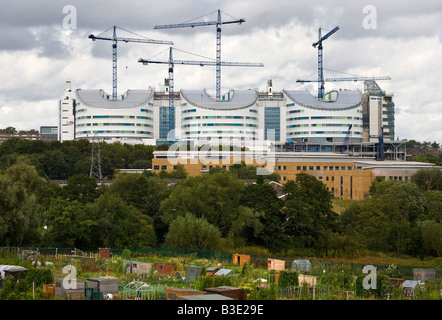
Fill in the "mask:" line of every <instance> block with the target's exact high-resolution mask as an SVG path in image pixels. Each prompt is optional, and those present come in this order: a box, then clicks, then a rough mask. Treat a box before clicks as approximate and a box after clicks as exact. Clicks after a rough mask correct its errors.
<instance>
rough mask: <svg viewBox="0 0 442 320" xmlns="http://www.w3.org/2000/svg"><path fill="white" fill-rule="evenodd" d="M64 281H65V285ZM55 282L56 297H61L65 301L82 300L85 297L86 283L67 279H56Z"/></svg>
mask: <svg viewBox="0 0 442 320" xmlns="http://www.w3.org/2000/svg"><path fill="white" fill-rule="evenodd" d="M63 281H65V282H64V283H63ZM54 282H55V290H54V295H55V297H60V298H64V299H72V297H74V296H75V297H76V298H77V299H81V298H82V297H83V296H84V288H85V284H86V281H84V280H80V279H65V278H57V279H54Z"/></svg>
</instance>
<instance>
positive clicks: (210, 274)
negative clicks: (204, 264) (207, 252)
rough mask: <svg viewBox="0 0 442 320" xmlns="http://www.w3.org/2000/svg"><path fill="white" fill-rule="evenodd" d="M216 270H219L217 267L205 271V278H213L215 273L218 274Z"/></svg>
mask: <svg viewBox="0 0 442 320" xmlns="http://www.w3.org/2000/svg"><path fill="white" fill-rule="evenodd" d="M218 270H219V268H218V267H208V268H207V269H206V276H212V277H213V276H214V275H215V273H217V272H218Z"/></svg>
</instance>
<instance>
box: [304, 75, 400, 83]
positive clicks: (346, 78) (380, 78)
mask: <svg viewBox="0 0 442 320" xmlns="http://www.w3.org/2000/svg"><path fill="white" fill-rule="evenodd" d="M366 80H391V78H390V77H389V76H381V77H344V78H325V79H324V82H338V81H348V82H350V81H366ZM296 82H301V83H304V82H319V80H296Z"/></svg>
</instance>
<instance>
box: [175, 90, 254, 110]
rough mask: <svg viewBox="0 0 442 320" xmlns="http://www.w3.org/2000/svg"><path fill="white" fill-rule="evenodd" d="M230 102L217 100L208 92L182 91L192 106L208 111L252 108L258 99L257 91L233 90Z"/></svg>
mask: <svg viewBox="0 0 442 320" xmlns="http://www.w3.org/2000/svg"><path fill="white" fill-rule="evenodd" d="M231 92H232V94H231V98H230V99H229V100H215V99H213V98H212V97H210V96H209V95H208V94H207V92H206V90H181V95H182V96H183V98H184V99H185V100H186V101H187V102H189V103H190V104H192V105H194V106H197V107H200V108H206V109H216V110H236V109H243V108H247V107H250V106H251V105H253V104H254V103H255V102H256V100H257V99H258V92H257V91H256V90H232V91H231Z"/></svg>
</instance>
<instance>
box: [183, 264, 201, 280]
mask: <svg viewBox="0 0 442 320" xmlns="http://www.w3.org/2000/svg"><path fill="white" fill-rule="evenodd" d="M202 269H203V268H202V267H199V266H187V267H186V280H188V281H196V280H198V277H199V276H200V274H201V270H202Z"/></svg>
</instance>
